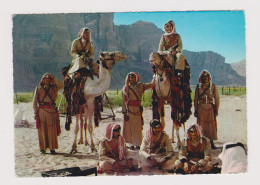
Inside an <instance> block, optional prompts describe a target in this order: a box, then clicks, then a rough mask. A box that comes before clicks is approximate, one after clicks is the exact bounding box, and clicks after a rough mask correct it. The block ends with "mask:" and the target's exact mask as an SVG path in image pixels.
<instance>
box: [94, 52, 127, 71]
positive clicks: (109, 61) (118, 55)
mask: <svg viewBox="0 0 260 185" xmlns="http://www.w3.org/2000/svg"><path fill="white" fill-rule="evenodd" d="M99 59H100V60H102V61H104V62H105V63H106V65H107V67H109V68H111V67H112V66H113V65H114V64H115V62H118V61H120V60H125V59H126V55H125V54H124V53H123V52H121V51H114V52H109V51H103V52H100V56H99Z"/></svg>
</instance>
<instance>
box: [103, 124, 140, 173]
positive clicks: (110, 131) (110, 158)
mask: <svg viewBox="0 0 260 185" xmlns="http://www.w3.org/2000/svg"><path fill="white" fill-rule="evenodd" d="M120 131H121V126H120V125H119V124H116V123H110V124H109V125H108V126H107V128H106V138H103V139H101V140H100V141H99V149H98V153H99V162H98V173H103V172H105V173H113V172H129V171H135V170H137V167H138V161H137V160H135V159H133V158H128V155H127V149H126V144H125V139H124V138H123V137H122V136H121V135H120Z"/></svg>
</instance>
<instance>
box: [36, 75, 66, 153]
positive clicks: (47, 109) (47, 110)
mask: <svg viewBox="0 0 260 185" xmlns="http://www.w3.org/2000/svg"><path fill="white" fill-rule="evenodd" d="M54 81H55V83H56V85H54V86H52V87H51V88H50V90H49V92H48V93H49V95H50V96H51V98H50V97H49V96H45V90H44V89H43V87H42V86H41V85H39V86H38V87H36V89H35V93H34V98H33V109H34V112H35V113H36V112H38V115H39V119H40V122H39V125H38V126H37V127H38V137H39V146H40V150H46V149H47V148H49V149H50V150H54V149H57V148H58V134H59V132H58V129H59V125H57V124H58V122H57V120H58V116H59V114H58V113H57V110H56V109H55V107H54V106H49V105H47V106H46V105H44V106H43V107H42V106H41V105H40V104H52V103H53V102H52V100H53V101H56V99H57V96H58V91H59V90H60V89H62V88H63V83H62V82H61V81H59V80H58V79H57V78H54ZM51 99H52V100H51Z"/></svg>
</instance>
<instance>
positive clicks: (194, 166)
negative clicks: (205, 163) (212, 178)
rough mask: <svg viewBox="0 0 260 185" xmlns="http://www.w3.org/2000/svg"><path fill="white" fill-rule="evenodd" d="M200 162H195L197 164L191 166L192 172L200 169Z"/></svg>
mask: <svg viewBox="0 0 260 185" xmlns="http://www.w3.org/2000/svg"><path fill="white" fill-rule="evenodd" d="M199 167H200V166H199V164H195V165H193V166H192V167H191V169H190V170H191V173H197V172H198V170H199Z"/></svg>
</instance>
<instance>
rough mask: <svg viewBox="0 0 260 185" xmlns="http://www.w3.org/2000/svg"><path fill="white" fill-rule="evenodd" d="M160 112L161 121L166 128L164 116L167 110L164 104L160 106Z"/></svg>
mask: <svg viewBox="0 0 260 185" xmlns="http://www.w3.org/2000/svg"><path fill="white" fill-rule="evenodd" d="M158 112H159V115H160V122H161V123H162V125H163V127H164V128H165V119H164V116H165V113H164V112H165V111H164V105H162V106H161V105H159V108H158Z"/></svg>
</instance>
